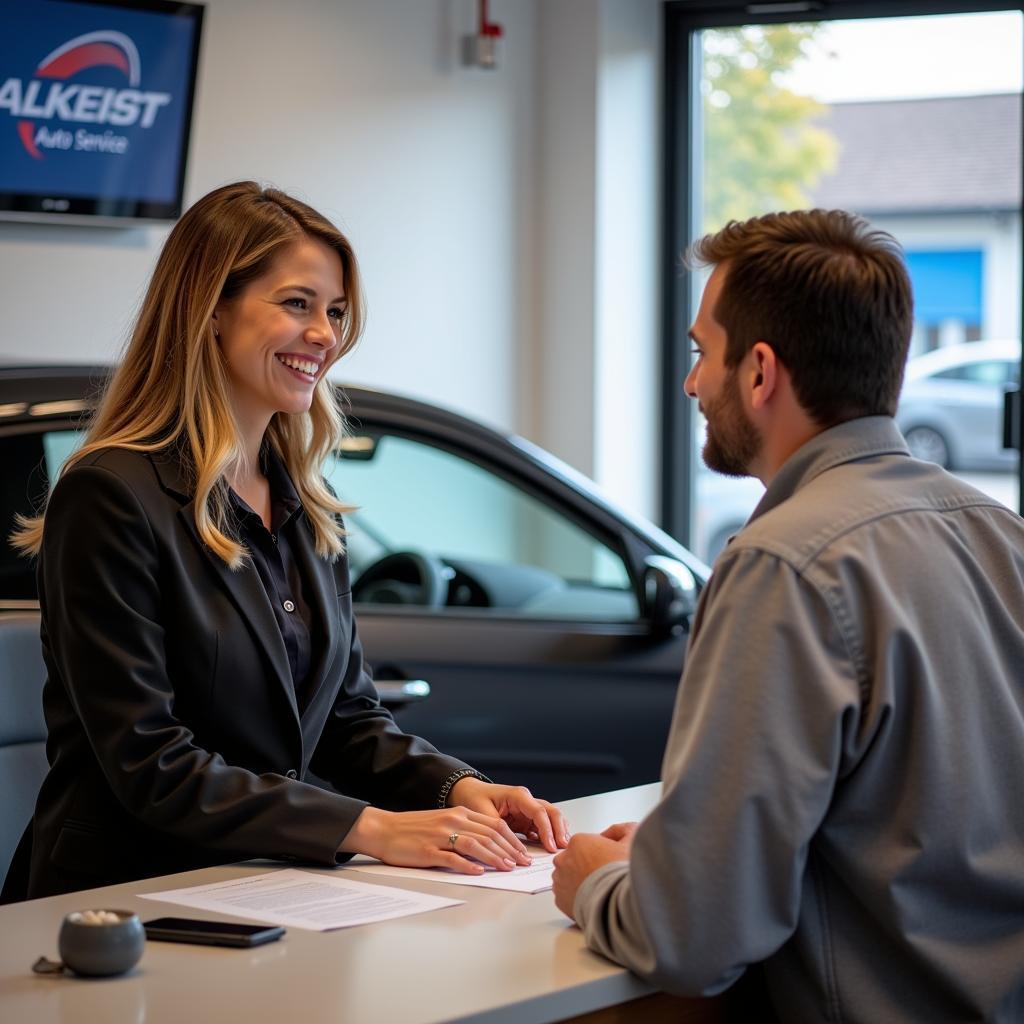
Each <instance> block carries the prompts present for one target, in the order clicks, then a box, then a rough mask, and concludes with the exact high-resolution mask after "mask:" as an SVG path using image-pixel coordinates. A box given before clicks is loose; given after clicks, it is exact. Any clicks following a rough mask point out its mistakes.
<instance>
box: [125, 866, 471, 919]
mask: <svg viewBox="0 0 1024 1024" xmlns="http://www.w3.org/2000/svg"><path fill="white" fill-rule="evenodd" d="M140 895H141V896H142V898H143V899H146V900H161V901H163V902H164V903H176V904H178V905H179V906H182V907H192V908H193V909H195V910H212V911H214V912H216V913H218V914H231V915H232V916H235V917H245V918H248V919H249V920H251V921H258V922H260V923H262V924H281V925H285V926H287V927H289V928H309V929H312V930H313V931H319V932H326V931H330V930H331V929H333V928H350V927H351V926H352V925H357V924H372V923H373V922H375V921H390V920H391V919H392V918H395V917H407V916H409V915H410V914H422V913H424V912H425V911H428V910H440V909H441V908H442V907H454V906H457V905H458V904H460V903H462V902H463V901H462V900H448V899H443V898H442V897H440V896H427V895H426V894H424V893H420V892H407V891H406V890H405V889H395V888H394V887H392V886H387V885H368V884H367V883H365V882H356V881H353V880H352V879H349V878H337V877H335V876H333V875H317V874H314V873H313V872H312V871H299V870H297V869H296V868H282V869H280V870H278V871H268V872H267V873H265V874H260V875H249V876H247V877H245V878H233V879H231V880H230V881H227V882H212V883H210V884H208V885H195V886H192V888H190V889H168V890H167V891H165V892H150V893H140Z"/></svg>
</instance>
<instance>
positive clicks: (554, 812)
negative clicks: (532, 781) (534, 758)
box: [448, 776, 569, 863]
mask: <svg viewBox="0 0 1024 1024" xmlns="http://www.w3.org/2000/svg"><path fill="white" fill-rule="evenodd" d="M448 806H449V807H468V808H469V809H470V810H471V811H479V812H480V813H481V814H486V815H487V816H488V817H497V818H501V819H502V820H503V821H504V822H505V823H506V824H507V825H508V827H509V828H510V829H512V831H513V832H521V833H522V834H523V835H525V836H526V838H527V839H533V840H536V841H537V842H539V843H540V844H541V845H542V846H543V847H544V849H545V850H547V851H548V852H549V853H554V852H555V851H556V850H558V849H560V848H564V847H565V846H566V845H568V842H569V826H568V825H567V824H566V822H565V819H564V818H563V817H562V812H561V811H560V810H559V809H558V808H557V807H555V806H554V805H553V804H549V803H548V802H547V800H538V799H537V798H536V797H535V796H534V795H533V794H532V793H531V792H530V791H529V790H528V789H526V788H524V787H523V786H496V785H495V784H494V783H492V782H482V781H481V780H480V779H474V778H472V777H471V776H467V777H466V778H464V779H459V781H458V782H456V783H455V785H454V786H452V789H451V792H450V793H449V794H448ZM525 862H526V863H529V860H528V859H527V860H526V861H525Z"/></svg>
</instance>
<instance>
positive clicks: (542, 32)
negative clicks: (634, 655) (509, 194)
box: [524, 0, 661, 517]
mask: <svg viewBox="0 0 1024 1024" xmlns="http://www.w3.org/2000/svg"><path fill="white" fill-rule="evenodd" d="M538 13H539V19H538V27H539V43H538V46H539V78H540V96H541V109H540V113H539V129H540V142H539V147H538V166H539V170H538V194H539V204H540V206H539V214H540V229H539V242H540V244H539V247H538V252H537V266H538V272H539V273H538V280H537V283H536V287H537V296H538V330H537V339H538V344H537V345H536V347H535V348H534V350H533V354H532V357H531V360H530V362H529V363H528V365H527V366H526V368H525V369H526V380H527V381H528V382H529V383H528V388H527V390H528V392H529V394H530V395H531V396H532V404H531V405H529V406H528V407H527V408H526V410H525V412H524V420H525V421H526V422H527V423H528V424H529V425H530V427H531V428H532V431H533V436H534V437H535V438H536V439H537V440H538V441H539V442H540V443H541V444H543V445H545V446H546V447H548V448H550V449H551V450H552V451H553V452H555V454H557V455H559V456H561V457H562V458H564V459H565V460H566V461H568V462H570V463H572V464H573V465H574V466H576V467H577V468H579V469H581V470H583V472H585V473H587V474H588V475H590V476H592V477H593V478H594V479H596V480H597V482H598V483H599V484H601V485H602V487H603V488H604V489H605V490H606V491H607V492H608V493H609V494H610V495H611V496H612V497H613V498H615V499H616V500H617V501H619V502H620V503H622V504H624V505H626V506H627V507H629V508H631V509H633V510H634V511H637V512H640V513H641V514H644V515H647V516H649V517H653V516H654V515H655V512H656V508H657V500H658V487H657V479H656V475H657V469H656V467H657V459H658V451H659V445H660V439H659V437H658V405H657V398H658V387H657V373H658V358H657V352H658V339H659V294H660V292H659V280H660V273H659V268H658V264H657V258H658V244H659V229H660V214H659V202H660V192H659V165H660V152H661V150H660V92H661V79H660V67H661V64H660V62H661V53H660V49H661V3H660V0H547V2H546V3H544V4H543V5H542V6H541V8H540V10H539V12H538Z"/></svg>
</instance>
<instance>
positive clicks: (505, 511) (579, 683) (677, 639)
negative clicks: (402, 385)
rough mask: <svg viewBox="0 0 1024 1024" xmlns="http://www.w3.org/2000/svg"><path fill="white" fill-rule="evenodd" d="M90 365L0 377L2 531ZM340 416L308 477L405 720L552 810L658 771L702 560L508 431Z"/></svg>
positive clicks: (7, 574)
mask: <svg viewBox="0 0 1024 1024" xmlns="http://www.w3.org/2000/svg"><path fill="white" fill-rule="evenodd" d="M105 372H106V371H105V370H104V369H103V368H98V367H75V366H50V367H14V366H0V465H2V466H3V472H2V475H0V529H2V531H3V533H4V535H5V537H6V536H7V535H9V534H10V531H11V529H12V526H13V518H14V515H15V513H17V512H22V513H26V512H31V511H33V510H35V509H36V508H38V504H39V501H40V500H41V498H42V497H43V495H45V493H46V489H47V487H48V485H49V483H50V482H51V481H52V480H53V478H54V475H55V474H56V473H57V471H58V469H59V467H60V465H61V464H62V462H63V460H64V459H65V458H66V457H67V455H68V454H69V453H70V452H71V451H72V450H73V449H74V447H75V445H76V444H77V442H78V439H79V437H80V435H81V430H82V426H83V422H84V420H85V419H86V418H87V416H88V413H89V409H90V408H91V405H92V402H93V401H94V399H95V397H96V395H97V393H98V391H99V389H100V387H101V386H102V382H103V377H104V374H105ZM344 404H345V407H346V410H347V413H348V417H349V421H350V426H351V435H350V437H349V438H348V439H347V440H346V442H345V444H344V445H343V447H342V449H341V450H340V451H338V452H337V453H336V454H335V456H334V457H333V458H332V459H330V460H329V463H328V465H327V466H326V467H325V475H326V476H327V477H328V479H329V480H330V482H331V484H332V485H333V486H334V488H335V490H336V491H337V492H338V494H339V495H340V496H341V497H342V498H343V500H345V501H347V502H350V503H352V504H354V505H356V506H358V510H357V511H356V512H355V513H353V514H352V515H350V516H349V517H348V519H347V521H346V525H347V527H348V529H349V531H350V535H349V537H348V541H347V543H348V549H349V558H350V560H351V567H352V578H353V596H354V600H355V602H356V605H357V618H358V627H359V631H360V635H361V638H362V641H363V646H364V648H365V650H366V653H367V657H368V659H369V661H370V664H371V665H372V667H373V671H374V677H375V679H376V680H377V685H378V688H379V689H380V691H381V696H382V699H383V700H384V701H385V702H386V703H387V704H388V705H389V706H391V707H392V708H393V709H394V710H395V712H396V715H397V717H398V719H399V721H400V723H401V725H402V726H403V728H405V729H407V730H408V731H410V732H414V733H417V734H419V735H422V736H424V737H426V738H427V739H429V740H430V741H431V742H433V743H435V744H436V745H437V746H439V747H440V748H441V749H442V750H445V751H446V752H448V753H450V754H453V755H455V756H456V757H460V758H463V759H464V760H466V761H468V762H469V763H470V764H473V765H474V766H476V767H477V768H479V769H480V770H481V771H483V772H485V773H486V774H488V775H489V776H491V777H492V778H493V779H495V780H496V781H507V782H520V783H522V784H525V785H528V786H530V787H531V788H532V789H533V790H534V791H535V792H536V793H538V794H540V795H543V796H545V797H547V798H549V799H553V800H561V799H566V798H569V797H574V796H581V795H585V794H589V793H596V792H601V791H603V790H611V789H618V788H621V787H624V786H632V785H637V784H640V783H644V782H650V781H653V780H655V779H657V778H658V776H659V773H660V763H661V756H662V751H663V748H664V743H665V738H666V735H667V733H668V727H669V721H670V718H671V714H672V707H673V701H674V696H675V691H676V686H677V683H678V680H679V675H680V672H681V670H682V665H683V658H684V651H685V645H686V638H687V631H688V626H689V617H690V615H691V614H692V612H693V609H694V605H695V603H696V598H697V593H698V590H699V588H700V587H701V586H702V585H703V583H704V581H705V580H706V579H707V574H708V569H707V567H706V566H705V565H703V564H702V563H701V562H700V561H698V560H697V559H696V558H695V557H694V556H693V555H691V554H690V553H689V552H688V551H687V550H686V549H685V548H683V547H681V546H680V545H679V544H677V543H676V542H675V541H674V540H672V539H671V538H670V537H668V536H667V535H665V534H664V533H662V532H661V531H660V530H658V529H657V528H656V527H654V526H652V525H651V524H649V523H647V522H644V521H643V520H640V519H638V518H636V517H633V516H630V515H628V514H627V513H625V512H623V511H621V510H619V509H616V508H615V507H614V506H613V505H611V504H610V503H609V502H608V501H607V500H605V499H604V498H602V497H601V496H600V495H599V494H598V493H597V491H596V490H595V488H594V485H593V484H592V483H591V482H590V481H589V480H587V479H586V478H584V477H583V476H581V475H580V474H578V473H576V472H575V471H573V470H572V469H570V468H569V467H567V466H565V465H564V464H562V463H560V462H559V461H558V460H557V459H555V458H554V457H552V456H551V455H549V454H548V453H546V452H544V451H543V450H541V449H540V448H537V447H536V446H534V445H532V444H530V443H529V442H527V441H524V440H522V439H521V438H518V437H510V436H504V435H502V434H500V433H497V432H495V431H494V430H491V429H489V428H487V427H484V426H482V425H481V424H479V423H476V422H474V421H472V420H470V419H467V418H465V417H463V416H460V415H457V414H455V413H452V412H448V411H446V410H443V409H440V408H437V407H435V406H432V405H428V404H426V403H423V402H419V401H414V400H412V399H409V398H404V397H399V396H397V395H393V394H387V393H384V392H378V391H371V390H366V389H363V388H357V387H346V388H345V389H344ZM35 596H36V592H35V579H34V571H33V565H32V563H31V562H30V561H29V560H28V559H25V558H23V557H21V556H19V555H18V554H17V553H16V552H15V551H14V550H13V549H12V548H11V547H10V546H9V545H7V544H4V545H2V546H0V614H3V612H4V611H5V610H7V611H17V610H22V611H23V610H25V609H26V608H37V607H38V605H37V604H36V602H35ZM0 685H3V680H2V679H0Z"/></svg>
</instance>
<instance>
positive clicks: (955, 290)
mask: <svg viewBox="0 0 1024 1024" xmlns="http://www.w3.org/2000/svg"><path fill="white" fill-rule="evenodd" d="M982 256H983V254H982V252H981V250H980V249H956V250H945V251H942V252H915V251H913V250H910V251H908V252H907V268H908V270H909V271H910V280H911V281H912V282H913V285H914V318H915V319H916V320H918V321H919V322H920V323H923V324H925V325H926V326H927V327H933V326H938V325H939V324H941V323H943V322H944V321H946V320H959V321H961V322H962V323H963V324H964V326H965V327H968V328H970V327H975V328H980V327H981V284H982V273H983V270H984V265H983V259H982Z"/></svg>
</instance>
